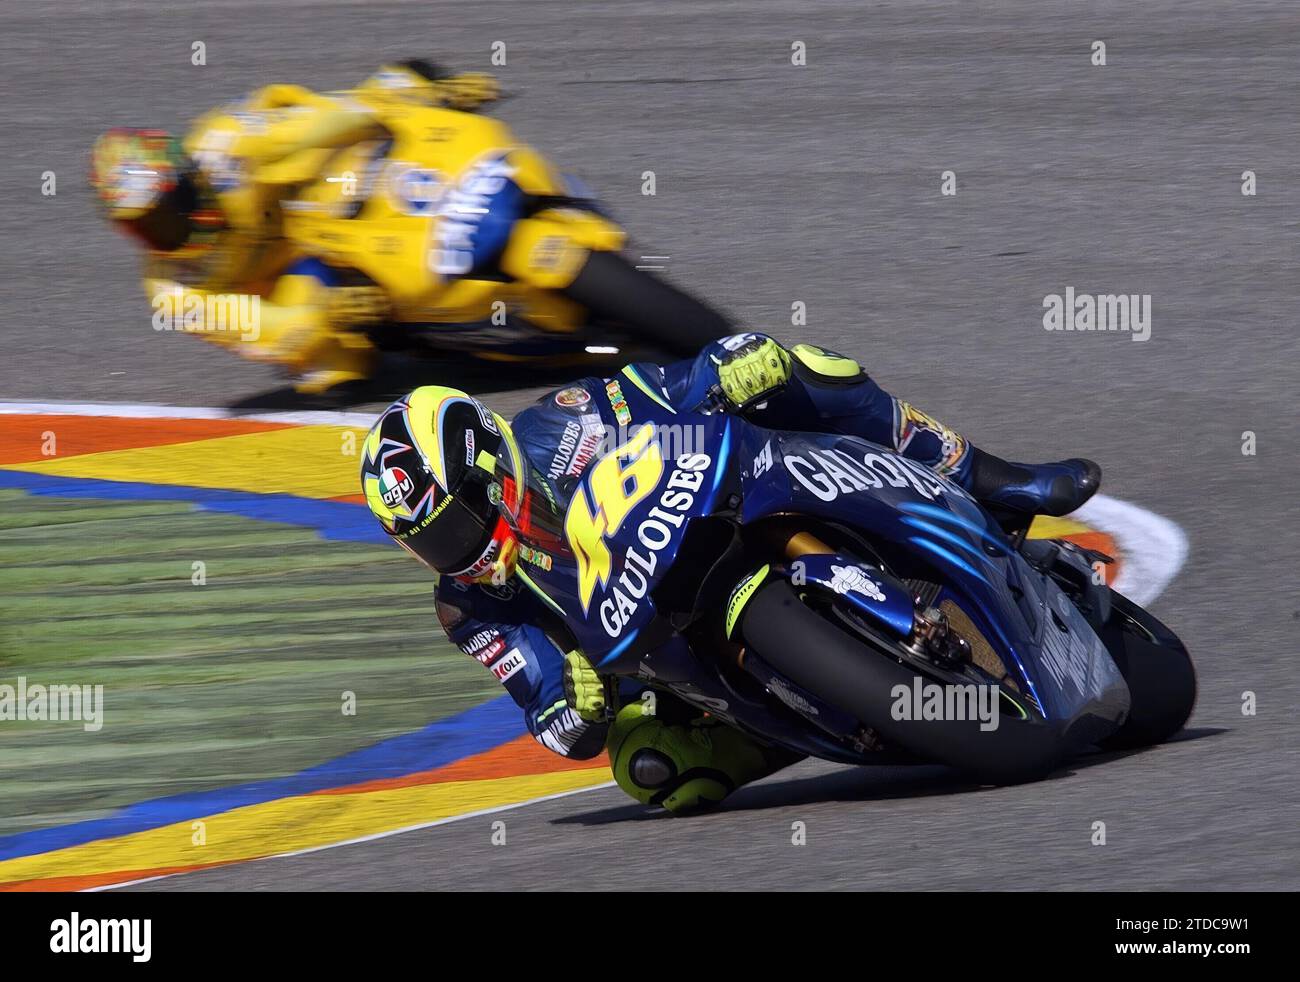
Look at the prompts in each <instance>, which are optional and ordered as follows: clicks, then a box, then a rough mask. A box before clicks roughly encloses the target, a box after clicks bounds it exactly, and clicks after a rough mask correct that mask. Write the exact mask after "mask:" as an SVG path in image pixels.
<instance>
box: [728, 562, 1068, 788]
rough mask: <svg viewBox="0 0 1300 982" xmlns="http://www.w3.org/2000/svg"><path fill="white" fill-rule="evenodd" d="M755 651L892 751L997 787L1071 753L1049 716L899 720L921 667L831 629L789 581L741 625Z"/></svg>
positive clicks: (771, 587)
mask: <svg viewBox="0 0 1300 982" xmlns="http://www.w3.org/2000/svg"><path fill="white" fill-rule="evenodd" d="M740 632H741V636H742V637H743V639H744V641H745V645H746V647H747V648H748V649H750V650H752V651H753V652H754V653H756V654H757V655H758V656H759V657H760V658H762V659H763V661H765V662H766V663H767V664H768V665H770V666H771V667H772V668H773V669H775V670H776V671H777V672H778V673H779V674H781V675H783V676H784V677H786V678H787V679H789V680H790V681H791V682H794V683H795V684H796V685H798V686H800V687H801V688H803V689H805V690H806V691H808V692H810V693H812V694H814V695H816V696H817V697H818V698H820V699H823V700H825V701H826V702H827V703H829V704H831V705H832V706H835V707H836V708H838V709H841V710H843V711H845V712H847V713H851V714H852V715H853V716H855V717H856V718H857V719H858V721H859V722H861V723H862V725H863V726H866V727H868V728H870V729H871V730H874V731H875V732H876V733H877V734H878V735H879V736H880V737H881V738H882V739H883V740H884V742H885V744H886V745H887V746H891V747H895V748H901V749H905V750H908V751H910V752H912V753H914V754H917V755H919V756H921V757H924V758H927V759H929V760H932V761H935V762H937V763H941V764H948V765H949V766H952V767H955V768H957V769H958V770H960V771H962V772H963V773H965V774H967V775H969V776H971V777H974V778H976V779H977V780H981V781H984V782H987V783H992V784H1014V783H1017V782H1020V781H1029V780H1035V779H1037V778H1040V777H1042V776H1043V775H1045V774H1046V773H1047V772H1048V771H1050V770H1051V769H1052V768H1053V767H1055V766H1056V765H1057V764H1058V763H1059V762H1060V760H1061V758H1062V757H1063V755H1064V751H1063V741H1062V739H1061V737H1060V735H1059V734H1058V733H1057V731H1056V730H1055V729H1054V728H1053V727H1051V726H1050V725H1049V724H1048V723H1047V722H1046V721H1045V720H1043V719H1042V718H1041V717H1035V716H1032V715H1029V716H1026V717H1025V718H1013V717H1012V716H1010V715H1009V714H1007V713H1001V714H1000V715H999V720H998V726H997V728H996V729H993V730H982V729H980V722H979V721H978V720H955V719H954V720H917V719H902V720H899V719H895V718H894V715H893V712H892V706H893V704H894V702H895V700H896V697H895V696H894V694H893V692H894V689H895V687H897V686H900V685H901V686H903V687H905V688H906V689H908V690H910V689H911V688H912V685H913V682H914V680H915V679H916V678H917V672H916V671H915V669H913V668H911V667H909V666H907V665H904V664H902V663H901V662H900V660H899V659H898V658H897V657H895V656H894V655H892V654H891V653H889V652H887V651H886V650H884V649H883V648H878V647H876V646H874V645H873V644H869V643H867V641H865V640H864V639H862V638H860V637H857V636H855V635H852V634H849V633H848V632H847V631H845V630H841V629H840V628H839V627H837V626H836V625H835V624H833V623H831V622H830V621H829V620H827V619H826V618H825V617H823V616H822V615H821V614H819V613H818V612H817V611H815V610H812V609H811V608H809V607H808V606H807V605H806V604H804V603H803V602H802V601H801V600H800V599H799V597H798V596H797V595H796V594H795V591H794V589H793V588H792V587H791V585H790V584H789V583H788V582H786V581H785V580H775V581H772V582H769V583H767V584H764V585H763V586H762V587H760V588H759V591H758V593H756V594H755V595H754V597H753V599H752V600H750V602H749V603H748V604H747V605H746V607H745V611H744V613H743V614H742V615H741V621H740Z"/></svg>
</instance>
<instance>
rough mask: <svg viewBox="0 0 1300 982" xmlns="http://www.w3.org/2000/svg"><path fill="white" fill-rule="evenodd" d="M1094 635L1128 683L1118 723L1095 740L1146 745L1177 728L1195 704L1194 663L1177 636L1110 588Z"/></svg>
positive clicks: (1112, 746) (1116, 745) (1113, 745)
mask: <svg viewBox="0 0 1300 982" xmlns="http://www.w3.org/2000/svg"><path fill="white" fill-rule="evenodd" d="M1098 636H1099V637H1100V638H1101V640H1102V643H1103V644H1105V645H1106V650H1107V651H1109V652H1110V656H1111V658H1112V659H1114V661H1115V664H1116V666H1118V668H1119V671H1120V674H1121V675H1123V676H1124V681H1125V682H1127V683H1128V689H1129V696H1130V699H1131V706H1130V708H1129V715H1128V719H1127V720H1126V721H1125V722H1124V725H1123V726H1121V727H1120V728H1119V730H1118V731H1116V732H1115V733H1113V734H1111V735H1110V736H1109V737H1107V738H1106V739H1105V740H1102V741H1101V742H1100V744H1099V746H1101V748H1102V749H1103V750H1130V749H1132V748H1134V747H1146V746H1150V745H1152V744H1156V743H1162V742H1164V741H1165V740H1167V739H1169V738H1170V737H1171V736H1173V735H1174V734H1175V733H1177V732H1178V731H1179V730H1181V729H1182V728H1183V725H1184V724H1185V723H1186V722H1187V719H1188V717H1189V716H1191V715H1192V708H1193V707H1194V706H1195V704H1196V669H1195V668H1194V667H1193V665H1192V659H1191V657H1190V656H1189V655H1188V653H1187V648H1186V647H1184V646H1183V643H1182V641H1180V640H1179V638H1178V636H1177V635H1176V634H1174V632H1173V631H1171V630H1169V628H1167V627H1165V625H1164V624H1162V623H1161V622H1160V621H1159V620H1157V619H1156V618H1155V616H1153V615H1152V614H1150V613H1148V612H1147V611H1146V610H1144V609H1143V608H1141V607H1139V606H1138V605H1137V604H1135V603H1134V602H1133V601H1131V600H1129V599H1128V598H1127V597H1125V596H1124V595H1123V594H1119V593H1115V592H1114V591H1113V590H1112V591H1111V613H1110V618H1109V619H1108V620H1107V622H1106V624H1105V626H1104V627H1103V628H1102V630H1101V631H1099V632H1098Z"/></svg>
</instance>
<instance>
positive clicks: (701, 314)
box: [560, 252, 734, 358]
mask: <svg viewBox="0 0 1300 982" xmlns="http://www.w3.org/2000/svg"><path fill="white" fill-rule="evenodd" d="M560 292H561V293H563V294H564V295H565V296H566V297H568V298H569V299H570V300H573V301H574V302H576V303H579V304H581V305H582V306H583V307H585V308H586V309H587V311H588V314H589V318H590V320H591V321H593V322H600V323H605V324H610V325H613V326H621V327H624V328H626V329H627V330H628V331H629V332H630V333H631V334H632V335H633V336H634V337H635V338H637V339H638V340H642V341H645V342H648V343H650V344H652V345H654V346H655V347H659V348H663V349H664V350H665V351H666V352H667V353H668V354H670V355H672V356H674V357H677V358H690V357H693V356H694V355H696V354H698V353H699V351H700V349H701V348H702V347H704V346H705V345H706V344H708V343H709V342H710V341H713V340H714V339H716V338H720V337H725V336H726V335H728V334H732V333H734V329H733V328H732V326H731V324H730V323H729V322H728V321H727V319H726V318H725V317H723V316H722V315H721V314H719V313H718V312H717V311H716V310H714V309H713V308H712V307H709V306H708V305H707V304H705V303H703V302H702V301H700V300H697V299H696V298H695V297H693V296H691V295H690V294H689V293H686V292H684V291H682V290H679V289H677V287H675V286H672V285H671V284H669V283H666V282H664V281H663V280H660V279H657V278H656V277H654V276H653V275H651V274H650V273H647V272H645V271H644V270H639V269H636V268H635V267H634V266H632V265H631V264H630V263H629V262H628V261H627V260H626V259H624V258H623V257H622V256H620V255H618V254H617V253H613V252H593V253H592V254H591V255H590V256H589V257H588V259H587V262H586V264H585V265H584V266H583V267H582V269H581V270H580V271H579V272H578V275H577V277H576V278H575V279H574V281H573V282H572V283H570V284H569V285H568V286H567V287H565V288H564V289H563V290H562V291H560Z"/></svg>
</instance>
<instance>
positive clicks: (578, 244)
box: [501, 208, 626, 290]
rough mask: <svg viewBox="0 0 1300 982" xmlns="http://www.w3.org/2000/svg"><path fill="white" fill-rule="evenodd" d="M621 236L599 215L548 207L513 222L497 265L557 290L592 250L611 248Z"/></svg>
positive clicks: (620, 242) (618, 245)
mask: <svg viewBox="0 0 1300 982" xmlns="http://www.w3.org/2000/svg"><path fill="white" fill-rule="evenodd" d="M625 238H626V236H625V235H624V233H623V230H622V229H621V228H619V227H618V226H617V225H615V224H614V223H613V222H610V221H608V220H607V219H605V218H602V217H601V216H600V215H595V214H592V213H591V212H587V211H578V210H576V209H573V208H552V209H548V210H547V211H543V212H539V213H538V214H536V215H534V216H533V217H532V218H529V219H526V220H525V221H522V222H520V223H519V224H518V225H516V226H515V230H514V233H513V234H512V235H511V236H510V242H509V244H508V245H507V246H506V250H505V253H504V254H503V255H502V257H501V268H502V269H503V270H505V272H506V273H508V274H509V275H510V276H513V277H515V278H516V279H518V280H522V281H524V282H525V283H528V284H530V285H531V286H533V287H536V288H537V289H539V290H559V289H562V288H564V287H566V286H568V285H569V284H570V283H572V282H573V279H574V277H575V276H577V275H578V271H579V270H580V269H581V268H582V264H583V263H585V262H586V261H587V256H588V255H590V254H591V253H592V252H593V251H594V252H615V251H617V250H619V249H621V248H623V242H624V239H625Z"/></svg>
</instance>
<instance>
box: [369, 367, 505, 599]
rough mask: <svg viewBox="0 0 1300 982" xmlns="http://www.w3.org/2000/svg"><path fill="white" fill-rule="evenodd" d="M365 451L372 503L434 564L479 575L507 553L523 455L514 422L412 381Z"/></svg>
mask: <svg viewBox="0 0 1300 982" xmlns="http://www.w3.org/2000/svg"><path fill="white" fill-rule="evenodd" d="M361 456H362V460H361V487H362V490H363V492H364V493H365V496H366V504H367V505H369V506H370V511H371V512H372V513H373V514H374V515H375V517H376V518H378V519H379V522H380V524H381V525H382V526H383V527H384V531H385V532H387V533H388V534H389V535H390V536H392V537H393V539H394V540H396V542H397V544H398V545H400V546H401V547H402V548H404V549H405V550H406V551H407V552H409V553H411V554H412V555H413V556H415V557H416V558H417V559H419V560H420V562H422V563H424V564H425V565H426V566H428V567H429V568H430V569H432V570H434V571H436V572H438V573H440V574H444V575H449V576H460V577H465V578H468V579H476V578H479V577H482V576H484V575H485V574H488V573H489V572H490V571H492V570H493V567H494V565H496V564H499V563H501V562H502V561H503V560H505V559H507V558H508V557H507V555H506V554H507V553H508V552H509V551H510V550H511V548H512V544H513V534H512V532H511V529H510V523H509V522H508V521H507V518H506V515H507V513H508V512H511V511H514V512H517V511H518V509H519V507H520V505H521V503H522V500H523V488H522V485H521V482H520V480H519V474H520V473H521V471H522V469H523V466H524V464H523V459H522V457H521V456H520V453H519V448H518V446H517V444H516V443H515V439H514V435H513V434H512V433H511V432H510V426H509V424H508V423H507V422H506V421H505V420H504V419H502V418H501V417H500V416H498V415H496V414H495V413H493V412H492V411H491V410H490V409H488V408H487V407H486V406H484V405H483V404H482V403H481V402H479V401H478V400H477V399H474V398H472V397H471V396H469V395H467V394H466V393H464V392H462V391H461V390H459V389H452V388H447V387H445V386H440V385H427V386H422V387H421V388H418V389H415V390H414V391H413V392H410V393H409V394H407V395H406V396H404V397H403V398H401V399H399V400H398V401H397V402H395V403H393V404H392V405H391V406H389V407H388V409H387V410H385V411H384V413H383V415H382V416H380V417H379V419H378V421H377V422H376V423H375V425H374V427H373V428H372V429H371V430H370V433H369V435H368V436H367V437H366V441H365V444H364V447H363V450H362V455H361Z"/></svg>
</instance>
